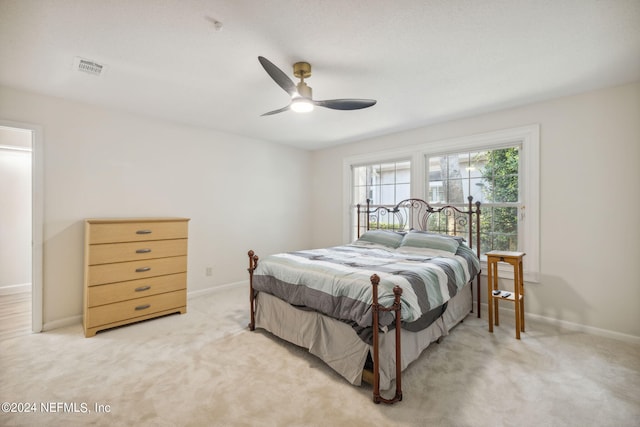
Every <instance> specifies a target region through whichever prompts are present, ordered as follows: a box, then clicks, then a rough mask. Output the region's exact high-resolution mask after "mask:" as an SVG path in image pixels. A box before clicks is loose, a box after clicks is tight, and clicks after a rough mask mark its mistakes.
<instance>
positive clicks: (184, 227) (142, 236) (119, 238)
mask: <svg viewBox="0 0 640 427" xmlns="http://www.w3.org/2000/svg"><path fill="white" fill-rule="evenodd" d="M87 223H89V224H90V227H89V231H88V234H89V235H88V239H89V240H88V242H89V244H96V243H118V242H140V241H144V240H164V239H186V238H187V237H188V236H187V234H188V224H189V223H188V222H187V220H186V219H185V220H182V221H134V222H126V221H123V222H100V220H94V221H92V220H88V221H87Z"/></svg>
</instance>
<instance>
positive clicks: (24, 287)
mask: <svg viewBox="0 0 640 427" xmlns="http://www.w3.org/2000/svg"><path fill="white" fill-rule="evenodd" d="M23 292H31V283H21V284H19V285H8V286H2V287H0V295H13V294H20V293H23Z"/></svg>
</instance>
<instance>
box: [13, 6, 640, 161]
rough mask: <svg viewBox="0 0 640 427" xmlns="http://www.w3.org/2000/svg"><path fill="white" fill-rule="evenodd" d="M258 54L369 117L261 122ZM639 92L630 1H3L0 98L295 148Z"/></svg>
mask: <svg viewBox="0 0 640 427" xmlns="http://www.w3.org/2000/svg"><path fill="white" fill-rule="evenodd" d="M216 20H217V21H220V22H222V24H223V28H222V30H221V31H216V28H215V25H214V22H215V21H216ZM259 55H262V56H265V57H266V58H268V59H269V60H271V61H272V62H273V63H274V64H276V65H277V66H279V67H280V68H281V69H282V70H283V71H284V72H286V73H287V74H289V75H290V76H291V78H292V80H295V78H294V77H293V76H292V75H291V72H292V68H291V67H292V64H293V63H294V62H296V61H301V60H304V61H307V62H310V63H311V64H312V66H313V75H312V77H311V78H309V79H308V80H307V83H308V84H309V86H311V87H312V88H313V91H314V93H313V94H314V98H315V99H333V98H372V99H376V100H377V101H378V103H377V105H375V106H374V107H371V108H368V109H364V110H359V111H334V110H328V109H324V108H316V110H315V111H313V112H312V113H309V114H304V115H302V114H296V113H293V112H291V111H288V112H284V113H281V114H278V115H274V116H267V117H260V114H262V113H264V112H267V111H270V110H274V109H277V108H280V107H283V106H285V105H287V103H288V101H289V98H288V95H287V94H286V93H285V92H284V91H283V90H282V89H281V88H280V87H278V86H277V85H276V84H275V83H274V82H273V81H272V80H271V79H270V78H269V76H268V75H267V74H266V73H265V71H264V70H263V69H262V67H261V66H260V64H259V62H258V60H257V57H258V56H259ZM75 57H82V58H86V59H89V60H94V61H97V62H100V63H103V64H105V65H106V66H107V68H106V71H105V72H104V73H103V75H102V76H100V77H94V76H91V75H87V74H84V73H80V72H78V71H76V70H75V69H74V67H73V64H74V58H75ZM637 80H640V0H546V1H545V0H535V1H534V0H530V1H524V0H504V1H500V0H478V1H471V0H467V1H462V0H459V1H458V0H431V1H426V0H415V1H414V0H396V1H393V2H392V1H388V0H351V1H344V0H332V1H322V0H316V1H296V0H269V1H257V0H227V1H215V0H200V1H197V0H182V1H178V0H174V1H168V0H112V1H106V0H49V1H41V0H0V84H2V85H6V86H11V87H17V88H21V89H26V90H30V91H35V92H39V93H44V94H48V95H53V96H57V97H63V98H69V99H74V100H79V101H83V102H87V103H91V104H97V105H103V106H107V107H110V108H117V109H122V110H127V111H131V112H136V113H140V114H145V115H148V116H152V117H159V118H162V119H167V120H172V121H176V122H180V123H185V124H189V125H196V126H204V127H208V128H213V129H216V130H220V131H224V132H230V133H234V134H239V135H244V136H248V137H252V138H257V139H261V140H267V141H274V142H280V143H284V144H289V145H293V146H297V147H301V148H305V149H317V148H322V147H327V146H332V145H336V144H341V143H345V142H351V141H355V140H359V139H363V138H368V137H372V136H376V135H381V134H387V133H390V132H396V131H400V130H405V129H411V128H415V127H419V126H424V125H428V124H431V123H436V122H440V121H444V120H449V119H453V118H459V117H465V116H469V115H475V114H480V113H482V112H486V111H493V110H497V109H501V108H506V107H512V106H516V105H522V104H526V103H530V102H534V101H539V100H543V99H549V98H554V97H558V96H563V95H568V94H573V93H578V92H582V91H586V90H590V89H595V88H599V87H605V86H612V85H616V84H621V83H627V82H631V81H637Z"/></svg>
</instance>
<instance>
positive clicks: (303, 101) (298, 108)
mask: <svg viewBox="0 0 640 427" xmlns="http://www.w3.org/2000/svg"><path fill="white" fill-rule="evenodd" d="M291 109H292V110H293V111H295V112H296V113H310V112H311V111H313V102H311V100H310V99H308V98H303V97H296V98H294V99H293V100H292V101H291Z"/></svg>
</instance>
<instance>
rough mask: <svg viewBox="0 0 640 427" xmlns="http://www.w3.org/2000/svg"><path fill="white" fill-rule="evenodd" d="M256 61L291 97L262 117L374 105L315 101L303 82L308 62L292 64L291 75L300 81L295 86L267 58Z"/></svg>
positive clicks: (358, 101) (369, 101) (307, 74)
mask: <svg viewBox="0 0 640 427" xmlns="http://www.w3.org/2000/svg"><path fill="white" fill-rule="evenodd" d="M258 61H260V64H262V67H263V68H264V69H265V71H266V72H267V74H269V76H271V78H272V79H273V81H275V82H276V83H277V84H278V86H280V87H281V88H282V89H284V90H285V92H287V93H288V94H289V95H290V96H291V102H290V103H289V105H287V106H286V107H282V108H279V109H277V110H273V111H269V112H268V113H264V114H262V115H263V116H270V115H272V114H277V113H282V112H283V111H287V110H293V111H296V112H298V113H306V112H309V111H311V110H313V107H314V106H316V105H317V106H318V107H325V108H330V109H332V110H360V109H362V108H367V107H371V106H373V105H375V103H376V101H375V100H373V99H327V100H324V101H316V100H314V99H313V98H312V96H311V88H310V87H309V86H307V84H306V83H305V82H304V79H306V78H309V77H311V65H310V64H309V63H308V62H296V63H295V64H293V75H294V76H296V77H297V78H299V79H300V82H298V84H295V83H293V82H292V81H291V79H290V78H289V77H287V75H286V74H285V73H284V72H283V71H282V70H281V69H279V68H278V67H276V66H275V65H273V63H272V62H271V61H269V60H268V59H267V58H265V57H263V56H258Z"/></svg>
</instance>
